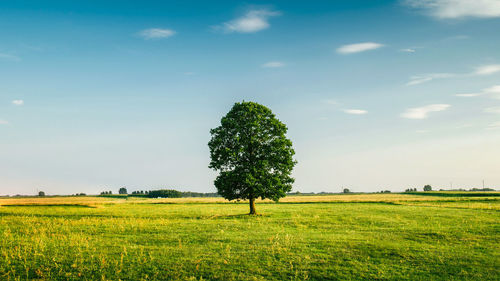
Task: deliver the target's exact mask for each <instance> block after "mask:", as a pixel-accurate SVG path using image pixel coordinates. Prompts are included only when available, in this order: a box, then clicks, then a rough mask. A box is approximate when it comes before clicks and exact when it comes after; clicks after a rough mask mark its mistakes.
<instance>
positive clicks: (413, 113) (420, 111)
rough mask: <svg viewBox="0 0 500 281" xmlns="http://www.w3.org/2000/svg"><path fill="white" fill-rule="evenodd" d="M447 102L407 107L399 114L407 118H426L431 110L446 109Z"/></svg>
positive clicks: (447, 106)
mask: <svg viewBox="0 0 500 281" xmlns="http://www.w3.org/2000/svg"><path fill="white" fill-rule="evenodd" d="M449 107H450V105H449V104H429V105H426V106H422V107H414V108H409V109H407V110H406V111H405V112H403V113H402V114H401V117H403V118H408V119H426V118H427V117H429V114H430V113H432V112H438V111H443V110H446V109H448V108H449Z"/></svg>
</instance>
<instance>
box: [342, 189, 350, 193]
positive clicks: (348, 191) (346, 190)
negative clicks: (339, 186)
mask: <svg viewBox="0 0 500 281" xmlns="http://www.w3.org/2000/svg"><path fill="white" fill-rule="evenodd" d="M342 192H344V193H350V192H351V191H350V190H349V188H344V190H342Z"/></svg>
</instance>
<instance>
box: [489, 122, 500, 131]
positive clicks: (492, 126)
mask: <svg viewBox="0 0 500 281" xmlns="http://www.w3.org/2000/svg"><path fill="white" fill-rule="evenodd" d="M486 129H489V130H493V129H500V122H495V123H491V124H489V125H488V127H486Z"/></svg>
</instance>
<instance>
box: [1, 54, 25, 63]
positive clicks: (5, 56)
mask: <svg viewBox="0 0 500 281" xmlns="http://www.w3.org/2000/svg"><path fill="white" fill-rule="evenodd" d="M0 60H8V61H20V60H21V58H20V57H18V56H16V55H12V54H6V53H0Z"/></svg>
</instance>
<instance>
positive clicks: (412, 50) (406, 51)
mask: <svg viewBox="0 0 500 281" xmlns="http://www.w3.org/2000/svg"><path fill="white" fill-rule="evenodd" d="M399 51H400V52H404V53H415V49H411V48H407V49H401V50H399Z"/></svg>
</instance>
